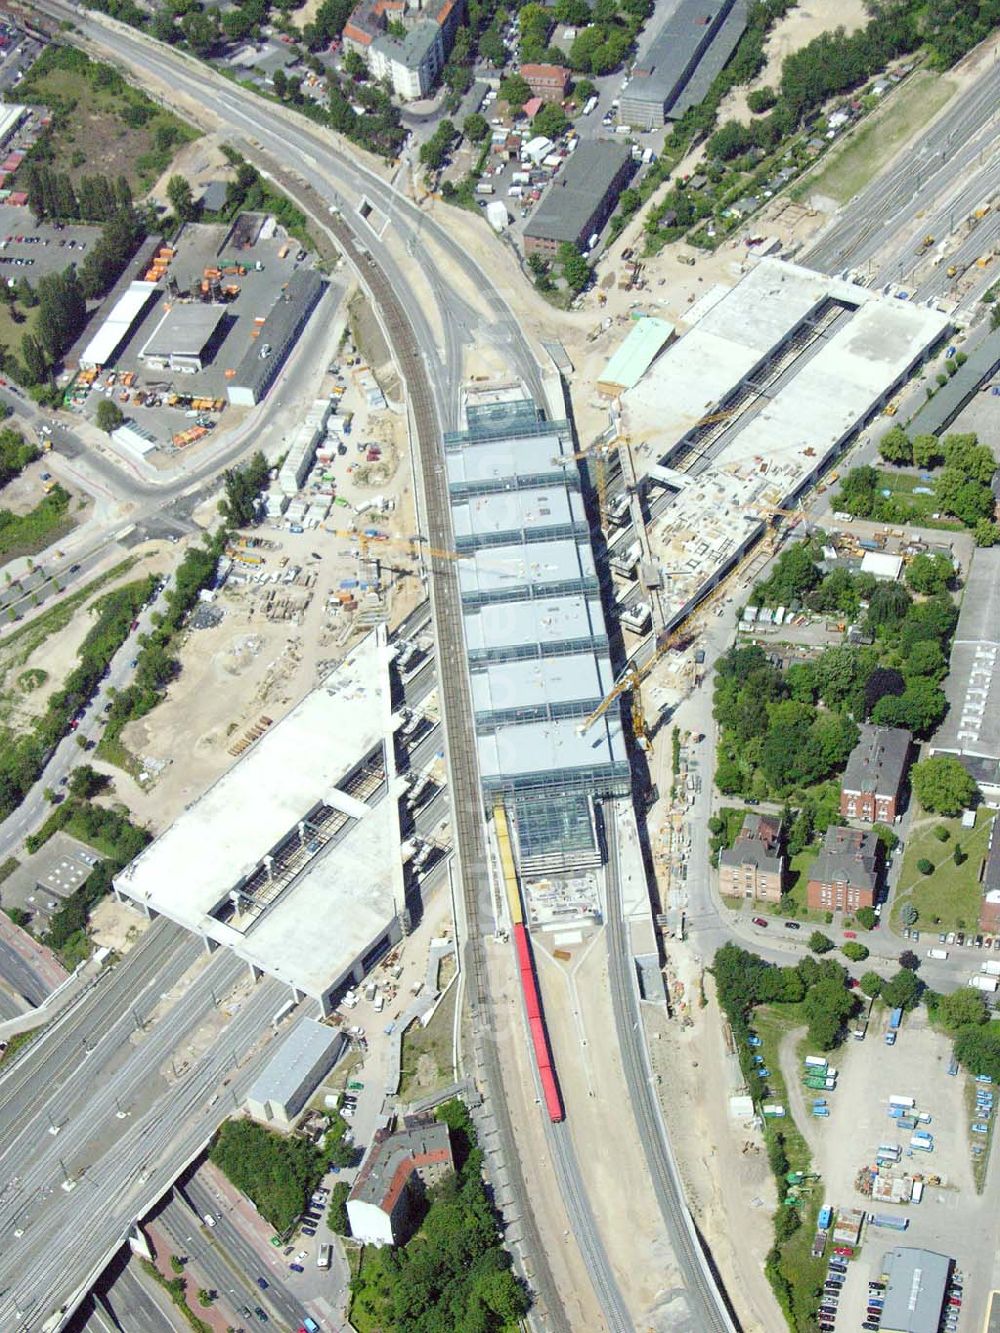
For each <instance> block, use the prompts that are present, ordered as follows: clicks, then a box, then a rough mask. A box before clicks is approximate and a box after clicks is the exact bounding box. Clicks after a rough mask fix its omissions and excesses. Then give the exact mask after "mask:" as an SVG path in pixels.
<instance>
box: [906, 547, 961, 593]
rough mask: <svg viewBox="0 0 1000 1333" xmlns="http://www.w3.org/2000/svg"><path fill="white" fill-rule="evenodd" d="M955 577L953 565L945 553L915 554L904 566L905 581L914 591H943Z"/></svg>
mask: <svg viewBox="0 0 1000 1333" xmlns="http://www.w3.org/2000/svg"><path fill="white" fill-rule="evenodd" d="M954 579H955V566H954V565H953V564H952V562H951V561H950V560H949V559H948V557H947V556H946V555H926V554H923V553H921V554H920V555H916V556H914V557H913V559H912V560H911V561H910V563H909V564H908V565H907V567H906V582H907V585H908V586H909V587H911V588H912V589H913V591H914V592H920V593H925V594H930V593H935V592H945V591H946V590H947V589H948V588H950V587H951V584H952V583H953V582H954Z"/></svg>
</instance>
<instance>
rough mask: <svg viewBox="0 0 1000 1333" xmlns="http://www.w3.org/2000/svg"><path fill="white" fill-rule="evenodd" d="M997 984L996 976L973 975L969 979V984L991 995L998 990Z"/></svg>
mask: <svg viewBox="0 0 1000 1333" xmlns="http://www.w3.org/2000/svg"><path fill="white" fill-rule="evenodd" d="M997 984H998V983H997V978H996V977H972V978H971V979H970V981H969V985H970V986H972V987H973V988H974V989H975V990H981V991H985V992H987V993H988V994H990V995H992V994H993V992H994V991H995V990H996V988H997Z"/></svg>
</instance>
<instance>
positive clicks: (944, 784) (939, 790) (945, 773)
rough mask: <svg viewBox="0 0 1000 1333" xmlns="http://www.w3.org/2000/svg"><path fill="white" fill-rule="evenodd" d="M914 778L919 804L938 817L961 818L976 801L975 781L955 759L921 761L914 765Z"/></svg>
mask: <svg viewBox="0 0 1000 1333" xmlns="http://www.w3.org/2000/svg"><path fill="white" fill-rule="evenodd" d="M910 777H911V782H912V784H913V790H914V792H915V793H916V797H917V800H918V801H919V802H920V804H921V805H922V806H923V807H924V809H925V810H932V811H933V812H934V813H935V814H939V815H957V814H960V813H961V811H962V810H964V809H967V808H968V807H970V806H971V805H972V804H973V802H974V801H975V799H976V794H977V791H978V789H977V787H976V784H975V781H974V780H973V779H972V778H971V777H970V775H969V774H968V773H967V772H966V770H965V769H964V768H963V767H962V765H961V763H959V761H958V760H957V759H954V758H952V756H951V755H933V756H932V757H931V758H930V759H923V760H921V761H920V763H919V764H914V766H913V771H912V773H911V775H910Z"/></svg>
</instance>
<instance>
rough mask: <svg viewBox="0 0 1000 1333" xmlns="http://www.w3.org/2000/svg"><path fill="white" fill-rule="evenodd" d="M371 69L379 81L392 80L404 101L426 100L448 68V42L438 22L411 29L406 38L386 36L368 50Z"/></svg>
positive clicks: (378, 38) (377, 39)
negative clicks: (445, 40) (446, 66)
mask: <svg viewBox="0 0 1000 1333" xmlns="http://www.w3.org/2000/svg"><path fill="white" fill-rule="evenodd" d="M368 52H369V55H368V60H369V68H370V70H371V72H372V74H373V75H374V76H375V78H376V79H385V78H388V79H389V81H390V82H391V84H392V91H393V92H394V93H395V94H396V96H397V97H398V98H400V99H401V100H402V101H404V102H413V101H416V99H417V98H419V97H426V96H427V94H428V93H429V92H430V91H431V89H432V88H433V87H434V85H435V84H436V83H437V80H438V75H439V74H440V73H441V71H442V69H443V68H444V58H445V57H444V39H443V38H442V35H441V29H440V28H439V27H438V25H437V24H436V23H433V22H431V21H427V22H424V23H418V24H417V25H416V26H415V27H413V28H411V29H410V30H409V32H408V33H407V34H406V36H405V37H402V38H400V37H391V36H389V35H388V34H384V35H383V36H381V37H376V38H375V40H374V41H373V42H372V44H371V46H370V47H369V48H368Z"/></svg>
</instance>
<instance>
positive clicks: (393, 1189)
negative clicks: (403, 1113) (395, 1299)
mask: <svg viewBox="0 0 1000 1333" xmlns="http://www.w3.org/2000/svg"><path fill="white" fill-rule="evenodd" d="M452 1170H454V1160H453V1158H452V1152H451V1136H450V1135H449V1132H448V1126H447V1125H446V1124H445V1123H444V1121H443V1120H433V1119H431V1118H429V1117H424V1116H407V1117H406V1119H405V1120H404V1121H403V1126H402V1128H401V1129H399V1130H397V1131H396V1132H395V1133H392V1132H390V1131H389V1130H385V1129H381V1130H376V1132H375V1137H374V1139H373V1140H372V1145H371V1147H370V1148H369V1149H368V1155H367V1156H366V1157H365V1160H364V1162H362V1164H361V1170H360V1171H359V1172H358V1176H357V1179H356V1180H355V1182H354V1186H353V1188H352V1189H351V1193H350V1195H349V1196H348V1199H347V1217H348V1220H349V1222H350V1224H351V1235H352V1236H353V1237H354V1238H355V1240H359V1241H361V1243H362V1244H363V1245H401V1244H402V1243H403V1242H404V1241H406V1240H407V1239H408V1238H409V1233H410V1230H411V1221H412V1218H413V1214H414V1211H415V1210H414V1204H415V1203H416V1202H417V1199H416V1192H415V1186H416V1185H417V1184H418V1183H419V1184H420V1185H421V1186H423V1188H424V1189H427V1188H429V1187H430V1186H431V1185H436V1184H437V1183H438V1182H439V1181H441V1180H444V1178H445V1177H446V1176H447V1175H448V1174H449V1173H450V1172H451V1171H452Z"/></svg>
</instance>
